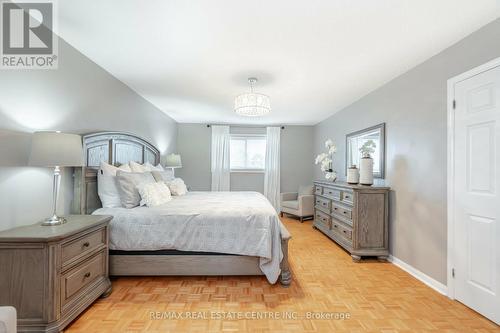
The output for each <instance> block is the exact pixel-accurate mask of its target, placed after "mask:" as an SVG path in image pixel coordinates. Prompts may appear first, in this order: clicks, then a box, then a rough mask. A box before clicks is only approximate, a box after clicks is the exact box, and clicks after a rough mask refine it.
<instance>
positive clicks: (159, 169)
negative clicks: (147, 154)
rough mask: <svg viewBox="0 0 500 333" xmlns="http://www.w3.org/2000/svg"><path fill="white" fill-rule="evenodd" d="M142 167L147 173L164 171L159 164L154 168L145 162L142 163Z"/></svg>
mask: <svg viewBox="0 0 500 333" xmlns="http://www.w3.org/2000/svg"><path fill="white" fill-rule="evenodd" d="M143 166H144V167H145V168H146V169H147V171H164V169H163V167H162V166H161V164H158V165H157V166H154V165H153V164H151V163H149V162H146V163H144V165H143Z"/></svg>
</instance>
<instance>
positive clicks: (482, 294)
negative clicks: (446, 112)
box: [453, 67, 500, 324]
mask: <svg viewBox="0 0 500 333" xmlns="http://www.w3.org/2000/svg"><path fill="white" fill-rule="evenodd" d="M454 88H455V101H456V106H455V131H454V133H455V137H454V152H455V157H454V168H455V177H454V178H455V179H454V188H455V191H454V218H455V223H454V229H455V230H454V239H455V241H454V252H453V257H454V264H455V267H454V268H455V298H456V299H457V300H458V301H460V302H462V303H464V304H465V305H467V306H469V307H470V308H472V309H474V310H476V311H477V312H479V313H481V314H482V315H484V316H485V317H487V318H489V319H490V320H492V321H494V322H495V323H497V324H500V254H499V252H500V224H499V223H500V194H499V193H500V67H495V68H493V69H490V70H488V71H485V72H482V73H480V74H477V75H474V76H472V77H469V78H467V79H465V80H463V81H460V82H458V83H456V84H455V87H454Z"/></svg>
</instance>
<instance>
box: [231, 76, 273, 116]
mask: <svg viewBox="0 0 500 333" xmlns="http://www.w3.org/2000/svg"><path fill="white" fill-rule="evenodd" d="M256 82H257V79H256V78H254V77H251V78H249V79H248V83H250V92H249V93H246V94H241V95H239V96H237V97H236V98H235V99H234V112H236V113H237V114H239V115H241V116H246V117H259V116H263V115H265V114H267V113H269V111H271V103H270V102H269V96H266V95H263V94H258V93H255V92H253V85H254V84H255V83H256Z"/></svg>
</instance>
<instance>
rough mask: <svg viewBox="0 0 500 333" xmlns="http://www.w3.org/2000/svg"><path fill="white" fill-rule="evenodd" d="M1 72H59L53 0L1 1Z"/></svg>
mask: <svg viewBox="0 0 500 333" xmlns="http://www.w3.org/2000/svg"><path fill="white" fill-rule="evenodd" d="M0 4H1V16H0V17H1V29H2V31H1V38H2V39H1V66H0V68H2V69H56V68H57V36H56V35H55V34H54V33H53V30H54V23H55V22H54V18H55V16H54V13H55V3H54V1H42V2H40V1H39V2H36V0H35V1H30V2H24V1H15V2H12V1H8V2H7V1H2V2H0Z"/></svg>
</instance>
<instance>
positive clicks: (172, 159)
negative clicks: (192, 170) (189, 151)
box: [165, 154, 182, 168]
mask: <svg viewBox="0 0 500 333" xmlns="http://www.w3.org/2000/svg"><path fill="white" fill-rule="evenodd" d="M165 166H166V167H167V168H182V162H181V155H179V154H169V155H167V162H166V164H165Z"/></svg>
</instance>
